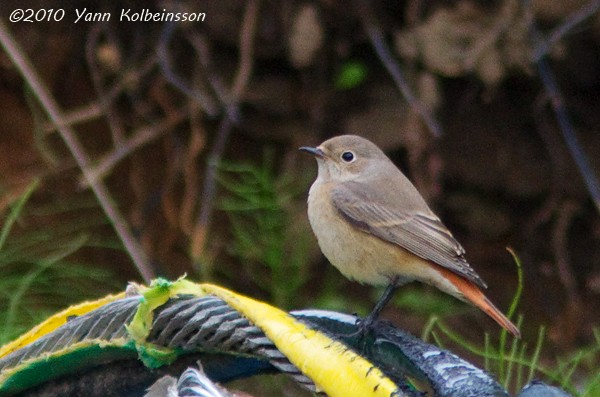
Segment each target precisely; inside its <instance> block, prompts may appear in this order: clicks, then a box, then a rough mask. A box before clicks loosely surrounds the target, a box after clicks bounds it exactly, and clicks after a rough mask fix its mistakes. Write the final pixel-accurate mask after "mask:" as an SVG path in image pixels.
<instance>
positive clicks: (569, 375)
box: [422, 250, 600, 397]
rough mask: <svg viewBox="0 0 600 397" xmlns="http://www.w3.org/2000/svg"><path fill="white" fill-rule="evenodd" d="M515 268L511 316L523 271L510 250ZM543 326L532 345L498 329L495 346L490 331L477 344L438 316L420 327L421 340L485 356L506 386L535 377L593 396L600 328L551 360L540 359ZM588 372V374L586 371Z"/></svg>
mask: <svg viewBox="0 0 600 397" xmlns="http://www.w3.org/2000/svg"><path fill="white" fill-rule="evenodd" d="M509 251H510V253H511V254H512V255H513V258H514V260H515V263H516V265H517V270H518V287H517V291H516V292H515V295H514V297H513V300H512V302H511V305H510V309H509V310H508V313H507V315H508V317H509V318H511V317H513V316H514V314H515V312H516V310H517V306H518V304H519V301H520V299H521V294H522V291H523V271H522V267H521V262H520V260H519V258H518V257H517V256H516V255H515V253H514V252H513V251H512V250H509ZM522 323H523V318H522V317H519V320H518V321H517V325H518V326H519V328H521V324H522ZM545 336H546V329H545V327H544V326H540V327H539V329H538V334H537V338H536V342H535V345H533V347H531V346H530V345H529V344H528V343H527V342H526V341H525V340H523V339H521V340H519V339H515V338H513V339H512V340H511V341H510V342H509V341H508V339H507V338H508V337H509V335H508V332H507V331H506V330H505V329H502V330H501V331H500V336H499V338H498V342H497V346H494V345H493V343H492V341H491V338H490V335H489V334H486V337H485V342H484V346H483V347H481V346H478V345H477V344H475V343H474V342H472V341H469V340H466V339H464V338H463V337H462V336H461V335H460V334H459V333H457V332H455V331H453V330H452V329H450V328H449V327H448V326H447V325H446V324H444V322H443V321H441V320H440V318H439V317H437V316H433V317H431V318H430V320H429V322H428V324H427V325H426V327H425V328H424V330H423V334H422V337H423V339H424V340H428V339H430V338H432V339H433V340H434V341H435V344H436V345H438V346H441V347H443V346H444V345H447V342H448V341H449V342H451V343H453V344H455V345H457V346H459V347H460V348H462V349H464V350H466V351H467V352H468V353H470V354H474V355H476V356H478V357H481V358H482V359H483V360H484V363H485V364H484V367H485V369H486V370H487V371H488V372H490V373H491V374H494V376H495V377H496V378H497V379H498V381H499V382H500V383H501V384H502V385H503V386H504V387H505V388H506V389H507V390H512V391H514V392H516V391H519V390H521V389H522V388H523V386H525V385H526V384H527V383H529V382H531V381H532V380H534V379H542V380H544V381H546V382H549V383H552V384H553V385H557V386H560V387H561V388H563V389H565V390H567V391H568V392H569V393H572V394H573V395H575V396H579V397H593V396H598V395H600V373H599V372H598V362H599V361H600V329H595V330H594V336H595V343H594V344H592V345H590V346H588V347H586V348H582V349H579V350H578V351H576V352H575V353H571V354H570V355H569V356H568V357H563V358H557V359H556V362H555V363H554V364H547V363H542V362H541V356H542V354H541V353H542V349H543V345H544V340H545ZM585 374H587V375H585Z"/></svg>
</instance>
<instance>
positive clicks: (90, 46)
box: [85, 23, 125, 146]
mask: <svg viewBox="0 0 600 397" xmlns="http://www.w3.org/2000/svg"><path fill="white" fill-rule="evenodd" d="M104 25H106V24H104V23H102V24H101V23H96V24H95V25H94V26H92V28H91V29H90V32H89V34H88V37H87V41H86V44H85V57H86V60H87V64H88V68H89V69H90V75H91V77H92V83H93V85H94V90H95V91H96V94H97V96H98V103H99V104H100V107H101V108H102V112H103V113H104V114H105V115H106V120H107V121H108V126H109V129H110V132H111V134H112V138H113V145H115V146H120V145H121V144H123V141H124V140H125V129H124V128H123V125H122V124H121V120H119V118H118V117H115V115H114V112H113V111H112V109H111V101H110V100H109V98H107V96H106V93H105V92H104V87H103V84H102V78H101V76H100V72H99V70H98V67H97V66H96V55H97V50H98V43H99V41H100V35H101V33H102V26H104Z"/></svg>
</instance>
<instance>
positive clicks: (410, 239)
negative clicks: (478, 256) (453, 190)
mask: <svg viewBox="0 0 600 397" xmlns="http://www.w3.org/2000/svg"><path fill="white" fill-rule="evenodd" d="M359 187H360V186H359V185H358V184H357V183H356V182H345V183H340V184H338V185H337V186H336V187H335V188H333V189H332V202H333V205H334V207H335V208H336V209H337V210H338V211H339V213H340V214H341V215H342V216H343V217H344V219H345V220H346V221H348V222H349V223H351V224H352V225H354V226H355V227H357V228H359V229H360V230H362V231H364V232H366V233H370V234H372V235H374V236H376V237H378V238H380V239H382V240H384V241H387V242H390V243H393V244H396V245H398V246H400V247H402V248H404V249H406V250H408V251H410V252H412V253H413V254H415V255H417V256H419V257H421V258H423V259H427V260H430V261H432V262H434V263H436V264H438V265H440V266H443V267H445V268H447V269H448V270H451V271H452V272H454V273H456V274H458V275H459V276H462V277H465V278H467V279H468V280H470V281H472V282H473V283H475V284H476V285H478V286H480V287H482V288H487V286H486V284H485V282H484V281H483V280H482V279H481V278H480V277H479V275H477V273H476V272H475V271H474V270H473V269H472V268H471V266H470V265H469V263H468V262H467V260H466V259H465V257H464V254H465V250H464V248H463V247H462V246H461V245H460V243H459V242H458V241H457V240H456V239H455V238H454V236H453V235H452V233H450V231H449V230H448V229H447V228H446V227H445V226H444V225H443V224H442V222H441V221H440V219H439V218H438V217H436V216H435V215H434V214H433V213H431V212H430V211H428V213H423V212H415V213H407V211H400V210H397V209H395V210H391V209H390V207H392V208H395V207H397V206H390V205H386V203H385V199H384V198H378V197H373V194H372V192H371V194H369V197H367V196H366V194H361V193H360V192H361V189H359ZM400 199H401V198H398V200H400ZM388 200H389V199H388ZM388 204H389V203H388Z"/></svg>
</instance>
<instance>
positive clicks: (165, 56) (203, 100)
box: [156, 22, 219, 117]
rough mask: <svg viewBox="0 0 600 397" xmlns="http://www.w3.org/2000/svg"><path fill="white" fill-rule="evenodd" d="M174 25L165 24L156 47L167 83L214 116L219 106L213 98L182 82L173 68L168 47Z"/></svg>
mask: <svg viewBox="0 0 600 397" xmlns="http://www.w3.org/2000/svg"><path fill="white" fill-rule="evenodd" d="M175 26H176V25H175V23H172V22H168V23H166V24H165V27H164V29H163V31H162V33H161V37H160V40H159V43H158V47H157V49H156V54H157V56H158V63H159V65H160V69H161V70H162V72H163V75H164V76H165V78H166V79H167V81H168V82H169V83H171V84H172V85H173V86H174V87H175V88H177V89H179V90H180V91H181V92H183V93H184V94H185V95H187V96H188V97H190V98H192V99H194V100H195V101H196V102H198V104H199V105H200V106H201V107H202V110H204V111H205V112H206V114H208V115H209V116H210V117H216V116H217V115H218V114H219V107H218V105H217V104H216V103H215V101H214V100H213V98H211V97H210V96H208V95H205V94H204V93H202V92H200V91H198V90H195V89H192V88H190V87H189V86H188V84H187V83H186V82H184V81H183V80H182V79H181V78H180V77H179V76H178V75H177V74H176V73H175V71H174V70H173V65H172V64H171V58H170V56H169V48H168V47H169V42H170V41H171V36H172V35H173V32H174V31H175Z"/></svg>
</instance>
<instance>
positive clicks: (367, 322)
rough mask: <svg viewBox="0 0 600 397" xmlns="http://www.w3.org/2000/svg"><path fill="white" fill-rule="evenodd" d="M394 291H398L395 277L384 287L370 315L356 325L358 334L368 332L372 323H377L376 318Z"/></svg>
mask: <svg viewBox="0 0 600 397" xmlns="http://www.w3.org/2000/svg"><path fill="white" fill-rule="evenodd" d="M396 289H398V277H397V276H396V277H394V278H393V279H392V280H391V281H390V283H389V285H388V286H387V287H386V289H385V291H383V295H381V298H379V300H378V301H377V304H375V307H374V308H373V310H372V311H371V313H369V315H368V316H367V317H365V318H364V319H363V320H361V321H360V322H359V323H358V328H359V332H360V333H362V334H365V333H366V331H368V330H369V329H370V328H371V327H372V326H373V323H374V322H375V321H377V318H378V317H379V314H380V313H381V311H382V310H383V308H384V307H385V305H386V304H387V303H388V302H389V301H390V299H392V296H394V292H396Z"/></svg>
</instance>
